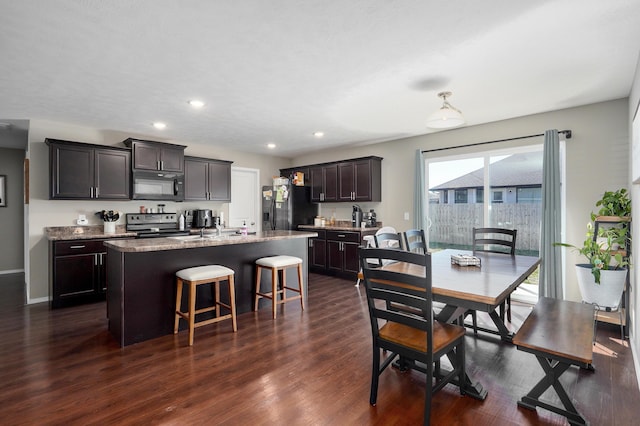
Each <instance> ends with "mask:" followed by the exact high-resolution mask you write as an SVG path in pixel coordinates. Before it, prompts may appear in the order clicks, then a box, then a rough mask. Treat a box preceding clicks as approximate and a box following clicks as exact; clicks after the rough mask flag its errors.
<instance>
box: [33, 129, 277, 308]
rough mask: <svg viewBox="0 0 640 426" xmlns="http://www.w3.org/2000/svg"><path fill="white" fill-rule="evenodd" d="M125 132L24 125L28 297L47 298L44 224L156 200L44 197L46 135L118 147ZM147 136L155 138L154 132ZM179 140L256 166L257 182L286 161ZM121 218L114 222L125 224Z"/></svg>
mask: <svg viewBox="0 0 640 426" xmlns="http://www.w3.org/2000/svg"><path fill="white" fill-rule="evenodd" d="M128 137H138V136H137V135H130V134H126V133H120V132H113V131H100V130H97V129H91V128H87V127H81V126H74V125H70V124H65V123H56V122H50V121H44V120H31V124H30V128H29V151H28V155H29V158H30V178H29V182H30V187H31V188H30V190H31V196H30V203H29V205H28V206H27V208H26V211H25V214H26V216H27V218H28V219H27V220H28V225H27V227H28V236H29V237H28V238H29V241H28V253H29V255H28V259H27V260H26V261H25V268H26V269H27V271H28V273H27V274H26V277H25V279H26V281H27V301H28V303H37V302H44V301H47V300H49V285H48V275H49V268H48V241H47V239H46V238H45V237H44V228H46V227H49V226H73V225H75V222H74V221H75V219H77V217H78V214H85V215H86V216H87V219H89V223H90V224H93V225H99V224H101V223H102V222H100V221H99V220H98V219H97V217H95V216H94V213H95V212H96V211H99V210H103V209H114V210H120V211H122V212H124V213H134V212H137V211H138V209H139V206H140V205H147V206H152V207H155V205H156V204H157V202H155V201H140V200H136V201H67V200H49V192H48V184H49V150H48V146H47V145H45V143H44V140H45V138H53V139H64V140H71V141H76V142H85V143H95V144H102V145H110V146H119V147H123V146H124V145H123V144H122V141H123V140H125V139H126V138H128ZM146 139H151V140H159V139H157V138H153V137H148V136H147V137H146ZM171 142H172V143H176V144H179V145H187V148H186V150H185V153H186V154H187V155H193V156H202V157H206V158H215V159H222V160H228V161H233V162H234V163H233V165H234V166H239V167H249V168H255V169H259V170H260V176H261V180H262V182H261V184H262V185H268V184H270V183H271V177H272V176H273V175H277V174H278V172H279V169H281V168H284V167H286V166H288V165H289V160H287V159H284V158H279V157H273V156H267V155H257V154H247V153H241V152H237V151H233V150H230V149H228V148H224V147H216V146H213V145H211V146H209V145H203V144H193V143H189V142H182V141H171ZM165 204H167V206H166V209H167V211H176V210H183V209H193V208H210V209H212V210H216V211H224V212H225V214H226V215H227V216H228V204H226V203H219V202H197V203H194V202H190V203H165ZM124 223H125V221H124V219H121V220H120V221H118V224H123V225H124Z"/></svg>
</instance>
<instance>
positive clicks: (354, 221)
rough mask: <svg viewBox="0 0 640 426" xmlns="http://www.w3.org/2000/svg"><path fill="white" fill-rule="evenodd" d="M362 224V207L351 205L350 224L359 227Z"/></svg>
mask: <svg viewBox="0 0 640 426" xmlns="http://www.w3.org/2000/svg"><path fill="white" fill-rule="evenodd" d="M361 224H362V209H361V208H360V206H359V205H357V204H354V205H353V212H352V213H351V226H353V227H354V228H360V226H361Z"/></svg>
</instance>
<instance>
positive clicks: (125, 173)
mask: <svg viewBox="0 0 640 426" xmlns="http://www.w3.org/2000/svg"><path fill="white" fill-rule="evenodd" d="M45 142H46V143H47V145H49V199H52V200H54V199H60V200H90V199H104V200H128V199H129V198H130V191H131V187H130V176H131V151H130V150H128V149H124V148H112V147H108V146H102V145H92V144H86V143H81V142H72V141H63V140H58V139H46V140H45Z"/></svg>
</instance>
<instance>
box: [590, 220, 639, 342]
mask: <svg viewBox="0 0 640 426" xmlns="http://www.w3.org/2000/svg"><path fill="white" fill-rule="evenodd" d="M593 223H594V229H593V231H594V232H593V238H594V240H595V239H596V238H597V237H598V231H599V229H600V228H601V227H602V228H604V227H610V226H615V225H620V224H627V233H626V241H627V244H625V248H624V249H622V250H620V253H621V254H622V256H623V257H624V258H626V259H627V260H628V259H629V257H630V256H631V244H630V241H631V217H629V216H624V217H620V216H597V217H596V218H595V220H594V222H593ZM602 272H607V271H602ZM611 272H615V271H611ZM625 272H626V274H625V279H624V283H623V288H622V298H621V302H620V300H618V302H617V303H615V305H617V308H615V309H613V307H612V306H606V305H611V304H610V303H604V305H605V306H603V307H601V306H599V305H598V304H597V303H596V304H595V307H596V325H597V322H598V321H600V322H606V323H608V324H617V325H620V334H621V337H622V339H623V340H624V339H625V338H628V337H629V329H628V327H627V324H629V320H630V318H629V310H628V309H627V307H628V306H629V302H630V301H629V286H630V280H629V268H628V267H627V268H626V270H625ZM581 291H582V289H581ZM583 299H584V297H583ZM587 303H593V302H589V301H587ZM594 339H595V330H594Z"/></svg>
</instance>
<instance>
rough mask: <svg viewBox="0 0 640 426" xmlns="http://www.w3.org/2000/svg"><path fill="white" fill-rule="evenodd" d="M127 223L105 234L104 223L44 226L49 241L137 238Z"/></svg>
mask: <svg viewBox="0 0 640 426" xmlns="http://www.w3.org/2000/svg"><path fill="white" fill-rule="evenodd" d="M125 228H126V227H125V225H116V232H115V233H114V234H105V233H104V226H102V225H86V226H51V227H47V228H44V235H45V236H46V237H47V239H48V240H49V241H64V240H89V239H93V238H135V236H136V233H135V232H128V231H127V230H126V229H125Z"/></svg>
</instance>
